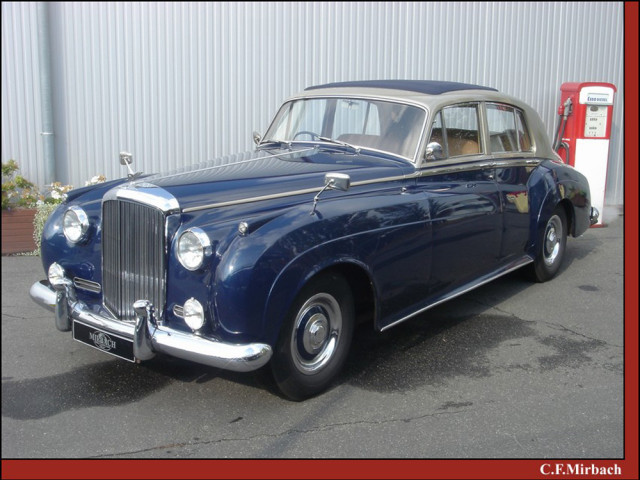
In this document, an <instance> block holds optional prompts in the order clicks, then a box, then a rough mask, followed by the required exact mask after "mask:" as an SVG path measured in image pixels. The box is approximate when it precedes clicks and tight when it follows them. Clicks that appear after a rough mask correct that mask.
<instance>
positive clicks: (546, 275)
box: [532, 207, 567, 282]
mask: <svg viewBox="0 0 640 480" xmlns="http://www.w3.org/2000/svg"><path fill="white" fill-rule="evenodd" d="M566 246H567V216H566V214H565V212H564V209H563V208H562V207H558V208H556V209H555V211H554V212H553V214H552V215H551V217H550V218H549V220H547V223H546V225H545V227H544V230H543V231H542V235H541V237H540V239H539V240H538V247H537V255H536V259H535V261H534V262H533V269H532V271H533V277H534V280H536V281H537V282H546V281H547V280H550V279H551V278H553V277H554V276H555V274H556V273H557V272H558V269H559V268H560V265H561V264H562V259H563V258H564V252H565V249H566Z"/></svg>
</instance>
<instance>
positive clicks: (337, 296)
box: [271, 273, 354, 400]
mask: <svg viewBox="0 0 640 480" xmlns="http://www.w3.org/2000/svg"><path fill="white" fill-rule="evenodd" d="M353 305H354V304H353V296H352V294H351V289H350V288H349V284H348V283H347V281H346V280H345V279H344V278H343V277H341V276H340V275H337V274H331V273H329V274H322V275H320V276H318V277H316V278H314V279H312V280H311V281H310V282H309V283H308V284H307V285H306V286H305V287H304V288H303V289H302V290H301V292H300V293H299V294H298V296H297V297H296V300H295V302H294V303H293V306H292V307H291V310H290V311H289V314H288V315H287V318H286V320H285V323H284V325H283V326H282V331H281V332H280V338H279V339H278V343H277V344H276V348H275V351H274V355H273V358H272V360H271V370H272V372H273V377H274V378H275V381H276V383H277V384H278V387H279V388H280V390H281V391H282V393H283V394H284V395H286V396H287V397H288V398H290V399H292V400H303V399H305V398H308V397H311V396H313V395H316V394H318V393H320V392H322V391H323V390H325V389H326V388H327V387H328V386H329V385H330V384H331V382H332V381H333V380H334V379H335V377H336V376H337V375H338V373H339V372H340V370H341V369H342V366H343V365H344V362H345V360H346V358H347V353H348V352H349V347H350V345H351V338H352V337H353V328H354V306H353Z"/></svg>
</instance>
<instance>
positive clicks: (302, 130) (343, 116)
mask: <svg viewBox="0 0 640 480" xmlns="http://www.w3.org/2000/svg"><path fill="white" fill-rule="evenodd" d="M425 117H426V112H425V111H424V110H422V109H421V108H418V107H415V106H412V105H406V104H402V103H394V102H388V101H383V100H372V99H361V98H306V99H299V100H293V101H290V102H287V103H285V104H284V105H283V106H282V108H281V109H280V111H279V112H278V114H277V115H276V118H275V119H274V121H273V123H272V124H271V127H269V130H268V131H267V133H266V134H265V136H264V139H263V140H262V143H263V144H267V143H269V142H287V143H288V142H316V141H317V142H332V143H333V141H337V142H342V143H347V144H349V145H350V146H354V147H361V148H369V149H374V150H381V151H383V152H389V153H393V154H395V155H400V156H402V157H405V158H408V159H410V160H413V159H414V157H415V155H416V151H417V149H418V143H419V141H420V134H421V133H422V129H423V126H424V121H425Z"/></svg>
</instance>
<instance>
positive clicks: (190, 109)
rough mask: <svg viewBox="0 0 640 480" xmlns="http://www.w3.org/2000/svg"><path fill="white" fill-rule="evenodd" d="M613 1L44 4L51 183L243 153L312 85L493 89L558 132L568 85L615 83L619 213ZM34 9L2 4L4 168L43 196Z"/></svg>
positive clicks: (612, 189) (616, 135)
mask: <svg viewBox="0 0 640 480" xmlns="http://www.w3.org/2000/svg"><path fill="white" fill-rule="evenodd" d="M623 13H624V5H623V3H622V2H617V3H607V2H584V3H564V2H562V3H556V2H551V3H547V2H540V3H538V2H526V3H525V2H522V3H507V2H504V3H502V2H497V3H476V2H473V3H466V2H464V3H446V2H442V3H440V2H434V3H423V2H407V3H405V2H368V3H366V2H365V3H359V2H354V3H350V2H315V3H307V2H304V3H295V2H293V3H285V2H246V3H243V2H238V3H233V2H219V3H188V2H185V3H131V2H125V3H120V2H104V3H51V4H50V5H49V20H50V26H51V34H50V36H51V38H50V46H51V54H52V64H53V88H54V122H55V141H56V156H57V161H58V167H57V176H58V179H59V180H61V181H63V182H65V183H71V184H73V185H76V186H79V185H82V184H83V183H84V181H85V180H87V179H89V178H90V177H92V176H93V175H96V174H98V173H102V174H105V175H106V176H107V177H108V178H116V177H120V176H123V175H124V174H125V170H124V168H123V167H120V166H119V164H118V152H119V151H121V150H129V151H131V152H132V153H133V154H134V161H135V165H136V167H137V169H142V170H144V171H146V172H150V171H158V170H166V169H169V168H175V167H180V166H183V165H185V164H187V163H192V162H200V161H203V160H206V159H210V158H213V157H216V156H219V155H225V154H229V153H233V152H236V151H244V150H248V149H251V148H252V145H253V144H252V141H251V132H252V130H254V129H255V130H259V131H264V130H265V129H266V127H267V125H268V123H269V121H270V118H271V115H273V114H274V113H275V111H276V109H277V107H278V106H279V104H280V103H281V101H282V100H284V99H285V98H286V97H288V96H290V95H292V94H294V93H296V92H298V91H300V90H302V89H304V88H305V87H307V86H309V85H313V84H319V83H325V82H332V81H341V80H358V79H375V78H408V79H438V80H453V81H460V82H469V83H477V84H482V85H488V86H493V87H496V88H498V89H499V90H501V91H503V92H506V93H509V94H511V95H514V96H516V97H519V98H521V99H522V100H524V101H526V102H527V103H529V104H531V105H532V106H533V107H534V108H535V109H536V110H537V111H538V112H539V113H540V115H541V116H542V118H543V120H544V121H545V122H546V124H547V128H548V132H549V135H550V136H553V130H554V128H555V125H556V111H557V106H558V103H559V98H560V93H559V88H560V85H561V84H562V83H563V82H566V81H604V82H611V83H614V84H616V85H617V87H618V95H617V98H616V101H615V118H614V124H613V132H612V151H611V155H610V160H609V163H610V165H609V174H608V183H607V202H608V203H609V204H622V203H623V173H624V171H623V143H624V138H623V106H624V97H623V87H624V85H623V78H624V77H623V67H624V65H623V48H624V44H623V27H624V21H623ZM36 26H37V21H36V8H35V5H34V4H32V3H25V4H22V3H11V2H3V3H2V161H6V160H7V159H9V158H15V159H16V160H17V161H18V162H19V163H20V165H21V166H22V170H23V173H24V174H25V175H26V176H27V177H29V178H31V179H32V180H34V181H36V182H38V183H40V184H42V183H43V181H44V176H43V175H44V174H43V171H44V167H43V159H42V146H41V138H40V132H41V126H40V124H41V122H40V104H39V102H40V93H39V83H38V74H39V69H38V63H37V58H38V54H37V51H36V50H37V28H36Z"/></svg>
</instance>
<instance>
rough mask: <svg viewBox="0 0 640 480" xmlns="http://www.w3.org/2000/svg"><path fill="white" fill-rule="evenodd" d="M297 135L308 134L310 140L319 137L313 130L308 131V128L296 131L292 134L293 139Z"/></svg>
mask: <svg viewBox="0 0 640 480" xmlns="http://www.w3.org/2000/svg"><path fill="white" fill-rule="evenodd" d="M298 135H310V136H311V140H313V139H314V138H320V135H318V134H317V133H315V132H310V131H309V130H300V131H299V132H298V133H296V134H295V135H294V136H293V140H295V139H296V138H298Z"/></svg>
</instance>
